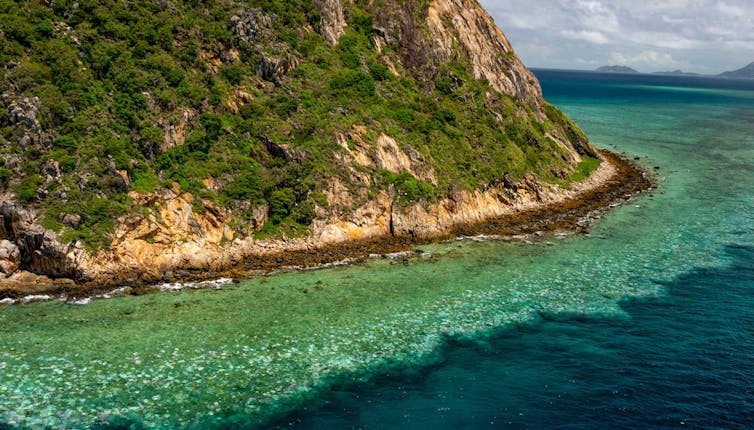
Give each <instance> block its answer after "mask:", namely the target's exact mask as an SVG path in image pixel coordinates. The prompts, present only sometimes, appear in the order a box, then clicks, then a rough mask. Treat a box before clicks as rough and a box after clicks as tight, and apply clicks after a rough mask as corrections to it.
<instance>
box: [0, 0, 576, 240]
mask: <svg viewBox="0 0 754 430" xmlns="http://www.w3.org/2000/svg"><path fill="white" fill-rule="evenodd" d="M74 3H76V4H77V5H78V7H76V8H74V6H73V5H74ZM161 3H165V4H167V5H168V6H165V7H163V6H161V5H160V4H161ZM365 3H366V2H365V1H356V2H354V4H353V5H352V6H350V7H349V10H348V16H349V27H348V30H347V34H346V35H345V36H344V37H343V38H342V39H341V41H340V43H339V45H338V46H337V47H331V46H329V45H328V44H327V43H325V41H324V39H323V38H322V37H321V36H320V35H319V34H318V33H316V31H314V30H316V29H317V28H318V27H319V26H320V25H321V24H320V17H319V16H318V14H317V13H316V12H315V11H316V8H314V7H313V5H312V4H311V1H307V0H295V1H283V0H252V1H248V2H234V1H208V2H198V1H187V2H156V1H130V2H125V1H93V0H78V1H76V2H73V1H55V2H53V6H52V7H47V6H44V5H43V4H42V3H41V2H26V1H9V0H0V30H2V35H1V36H0V42H1V43H2V45H3V50H2V51H0V64H2V65H6V66H5V69H4V70H2V71H0V88H3V89H8V90H7V91H6V92H7V93H8V95H9V96H8V97H6V99H7V100H20V99H22V98H23V97H27V98H32V97H38V98H39V102H38V103H37V107H38V115H37V118H38V119H39V121H40V123H41V127H42V130H41V131H40V132H38V133H36V135H35V136H36V137H35V140H36V143H34V144H32V145H26V147H23V146H22V145H20V144H19V141H20V140H22V138H23V135H24V134H25V133H27V131H26V130H24V129H23V128H21V127H14V126H11V122H12V121H11V120H12V118H11V115H10V113H9V111H8V110H7V109H0V127H1V129H0V151H1V152H2V154H3V157H2V161H0V164H1V165H0V188H7V189H8V190H10V191H12V192H14V193H15V194H16V195H17V196H18V198H19V199H20V200H21V201H23V202H24V203H26V204H30V205H34V206H36V207H37V208H38V209H39V211H40V212H41V213H42V214H44V224H45V225H46V226H47V227H50V228H54V229H55V230H58V231H60V232H62V233H63V237H64V238H65V239H68V240H73V239H79V240H82V241H84V242H85V243H86V244H88V245H89V246H91V247H99V246H104V245H106V244H107V243H108V238H107V233H108V232H109V231H111V230H112V228H113V224H114V219H115V218H117V217H118V216H120V215H122V214H125V213H128V212H131V211H135V210H147V209H144V208H135V207H134V205H133V203H132V201H131V199H130V198H129V197H128V195H127V192H128V191H131V190H136V191H141V192H154V191H158V190H159V189H161V188H163V187H168V186H170V185H171V184H173V183H178V184H179V186H180V189H181V190H182V191H187V192H191V193H194V194H196V195H199V196H201V197H202V198H204V199H206V200H208V201H213V202H216V203H218V204H220V205H223V206H225V207H228V208H231V209H232V210H233V211H234V213H235V214H236V217H237V220H238V223H239V225H241V224H243V223H244V220H245V219H248V218H249V217H250V216H251V211H252V210H253V208H254V207H255V206H257V205H260V204H267V205H269V208H270V213H269V215H270V220H269V222H268V225H266V226H265V232H266V233H267V234H273V235H274V234H276V233H277V232H278V231H280V230H281V229H282V230H285V231H287V232H288V233H289V234H290V233H296V232H299V233H300V232H301V231H303V229H304V228H305V226H306V225H307V224H309V222H311V220H312V219H313V217H314V208H315V206H317V205H318V206H326V201H325V199H324V197H323V195H322V194H321V193H320V192H318V191H317V190H318V189H321V188H320V186H324V185H325V184H326V183H327V181H328V180H329V178H330V175H335V176H342V177H343V178H345V177H346V170H347V169H346V168H345V166H341V165H338V163H337V162H336V161H334V157H333V153H334V152H337V151H341V150H342V149H341V148H339V147H338V144H337V143H336V139H335V135H336V134H337V133H339V132H348V131H350V130H351V129H352V126H353V125H363V126H366V127H367V129H368V130H369V132H368V134H367V136H365V140H367V141H370V140H371V142H373V140H374V139H375V138H376V136H378V135H379V134H380V133H386V134H388V135H390V136H393V137H394V138H396V139H397V140H398V141H399V142H400V143H401V144H402V145H411V146H412V147H414V148H415V149H416V150H418V151H419V153H421V155H422V156H423V157H424V159H425V160H426V161H427V163H428V164H429V165H430V166H431V167H433V168H434V169H435V171H436V172H437V177H438V178H439V183H438V184H437V186H434V185H432V184H429V183H425V182H422V181H419V180H418V179H416V178H413V177H411V176H410V175H406V174H404V175H395V174H388V173H387V172H380V171H374V170H369V169H366V171H365V172H364V173H365V174H367V175H368V176H370V177H372V178H373V180H372V183H371V184H370V185H369V188H370V190H369V191H371V192H374V191H376V190H379V189H384V188H386V187H388V186H390V185H391V184H394V185H396V186H397V187H398V188H399V189H400V190H401V191H403V194H405V197H404V198H405V199H406V200H420V199H431V198H434V197H436V196H438V195H441V194H444V193H445V192H446V191H447V190H448V189H459V188H460V189H471V188H474V187H478V186H480V185H484V184H488V183H490V182H494V181H496V180H499V179H500V178H501V177H502V176H503V175H504V174H506V173H507V174H509V175H511V176H512V177H514V178H516V177H521V176H522V175H523V174H524V173H526V172H533V173H536V174H538V175H540V177H542V178H544V179H545V180H550V181H553V182H560V183H563V184H567V182H568V181H569V180H571V179H574V178H575V176H574V177H569V174H571V172H572V171H573V168H572V166H569V165H568V164H567V163H566V162H565V161H564V159H565V157H564V154H563V150H562V149H560V148H559V147H558V146H557V145H556V144H555V143H554V142H553V141H552V140H551V139H549V138H547V137H545V133H547V132H548V131H549V130H550V129H552V128H553V127H558V128H560V129H561V130H571V136H569V137H570V138H571V139H574V140H584V141H585V138H584V137H583V135H582V134H580V132H579V131H578V129H577V128H575V127H574V126H572V125H571V123H570V122H569V121H568V119H567V118H565V117H564V116H563V115H562V114H561V113H560V112H559V111H557V109H555V108H553V107H550V106H548V107H547V109H546V112H547V115H548V118H549V119H548V120H546V121H544V122H538V121H537V120H536V118H535V115H534V112H532V111H531V109H530V108H529V107H528V106H526V105H524V104H522V103H519V102H517V101H516V100H514V99H513V98H512V97H510V96H508V95H503V94H499V93H496V92H494V90H492V89H491V88H490V87H489V85H488V84H487V83H486V82H484V81H479V80H474V79H473V78H472V76H471V73H470V71H469V69H468V66H467V65H466V64H465V63H463V62H454V63H448V64H445V65H444V66H443V67H442V68H441V69H440V70H438V73H437V75H436V76H437V77H436V78H435V79H434V81H431V82H426V81H422V82H419V81H417V80H416V79H415V78H413V77H412V74H411V71H410V70H403V69H401V68H400V65H398V68H399V74H400V76H401V77H397V76H395V75H394V74H393V73H391V72H390V71H389V70H388V67H386V65H385V64H384V56H385V55H388V56H390V55H391V49H395V48H394V47H391V46H388V47H387V48H386V51H384V52H383V53H378V52H377V51H376V50H375V47H374V45H373V41H372V36H373V34H372V32H373V31H374V30H373V29H372V25H371V16H370V14H369V12H368V10H367V9H366V8H365V7H364V5H365ZM252 6H255V7H259V8H261V9H262V10H263V13H264V15H265V16H269V17H272V24H271V25H270V26H269V28H267V29H265V30H264V32H263V34H262V35H261V36H259V37H258V38H257V39H256V40H254V41H253V42H252V43H248V42H245V41H243V40H241V38H239V37H238V35H237V34H235V33H234V31H233V27H232V25H231V17H232V16H233V15H235V14H238V13H239V11H241V10H242V9H246V10H249V9H250V8H251V7H252ZM60 23H65V24H66V26H68V27H69V28H70V30H69V29H68V27H66V26H63V25H61V24H60ZM235 52H237V53H238V57H237V60H234V58H233V57H234V55H230V54H233V53H235ZM262 55H266V56H268V57H273V56H277V57H283V56H289V57H291V58H297V59H298V60H299V65H298V66H297V67H295V68H293V69H292V70H291V71H289V72H288V73H286V74H284V75H278V76H276V77H275V78H272V79H268V80H267V81H264V80H262V79H261V78H260V76H259V74H258V70H259V65H260V63H261V61H262ZM271 81H275V82H271ZM239 89H241V90H243V91H244V92H246V93H248V94H250V95H251V97H252V100H251V101H249V102H247V103H245V104H243V103H239V104H241V106H240V107H239V108H238V109H237V110H236V109H234V108H233V106H232V103H229V102H228V100H229V98H231V100H232V96H233V94H235V93H236V92H237V90H239ZM7 100H6V104H7V103H8V101H7ZM186 111H188V112H192V113H195V114H196V115H195V116H191V119H190V121H189V124H190V125H189V127H188V130H187V135H186V137H185V144H184V145H182V146H176V147H172V148H169V149H166V150H163V147H164V142H163V141H164V134H165V133H164V128H165V127H166V126H167V125H168V124H177V123H179V122H180V120H181V117H182V115H183V113H184V112H186ZM501 118H502V119H501ZM271 142H272V145H271ZM281 145H285V146H287V147H288V148H290V151H291V152H292V153H294V154H296V160H293V161H290V160H286V157H285V156H284V155H285V154H281V153H280V151H276V150H271V149H270V148H271V147H272V148H276V147H277V148H279V147H281ZM50 160H55V161H56V162H57V164H58V165H59V167H60V171H61V173H62V175H61V180H60V183H59V182H58V181H56V180H53V181H49V180H48V179H47V173H48V172H47V171H46V170H45V166H46V165H49V164H50ZM580 167H585V168H586V169H587V170H588V169H590V168H591V166H590V165H585V166H580ZM364 169H365V168H364ZM48 170H49V169H48ZM115 170H125V171H126V172H127V174H128V177H129V178H130V180H131V182H132V183H131V184H130V185H129V186H127V187H125V186H124V185H123V184H122V181H120V180H119V178H118V176H116V174H115V173H114V171H115ZM581 170H584V169H579V171H578V172H576V173H575V175H576V176H578V177H582V176H583V175H584V174H585V173H588V172H582V171H581ZM82 178H83V179H82ZM210 178H211V179H212V180H213V182H214V183H215V184H216V185H215V186H213V187H212V188H208V186H207V184H208V183H209V182H208V181H207V179H210ZM354 186H361V187H363V186H365V185H354ZM356 191H358V190H354V195H356ZM197 201H199V200H197ZM355 203H356V202H355ZM196 209H197V210H202V207H201V203H198V204H197V208H196ZM65 213H71V214H79V215H81V216H82V221H83V222H82V224H81V226H80V227H79V228H78V229H73V228H70V227H66V226H64V225H63V224H61V223H60V222H59V221H58V219H59V215H60V214H65Z"/></svg>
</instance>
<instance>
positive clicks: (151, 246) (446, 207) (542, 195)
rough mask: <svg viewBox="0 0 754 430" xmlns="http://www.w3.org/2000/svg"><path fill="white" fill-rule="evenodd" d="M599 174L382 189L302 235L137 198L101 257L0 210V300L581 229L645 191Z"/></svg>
mask: <svg viewBox="0 0 754 430" xmlns="http://www.w3.org/2000/svg"><path fill="white" fill-rule="evenodd" d="M601 156H602V158H603V162H602V163H601V166H600V168H599V169H598V170H597V171H595V172H594V173H593V174H592V175H591V176H590V177H589V178H588V179H586V180H585V181H582V182H579V183H576V184H574V186H573V187H572V189H570V190H563V189H560V188H557V187H555V186H552V185H548V184H542V183H539V182H537V181H536V180H535V178H533V177H527V178H525V179H524V180H522V181H519V182H517V183H506V182H505V181H503V183H501V184H497V185H495V186H490V187H489V188H487V189H484V190H476V191H474V192H463V193H457V194H455V195H452V196H447V197H445V198H443V199H441V200H440V201H438V202H436V203H432V204H425V205H422V204H418V203H417V204H413V205H409V206H406V207H403V208H401V209H396V205H395V204H394V201H393V198H392V197H391V196H389V195H387V193H381V194H380V195H378V196H377V197H376V198H375V199H373V200H371V201H370V202H368V203H367V204H365V205H364V206H362V207H361V208H359V209H357V210H355V211H354V212H352V213H351V214H350V215H348V216H345V217H342V218H338V219H335V218H331V219H328V220H321V221H317V222H315V224H314V225H313V226H312V233H311V234H310V235H309V236H308V237H306V238H300V239H286V238H283V239H274V240H270V239H268V240H255V239H254V238H253V236H252V235H248V236H245V237H236V236H235V234H234V232H233V230H231V229H230V228H228V226H227V224H226V223H227V222H228V221H229V220H230V215H229V214H228V213H225V212H224V211H223V210H222V209H220V208H216V207H213V206H209V207H206V206H205V207H206V210H205V211H204V212H202V213H197V212H195V211H194V210H193V205H192V200H193V199H194V197H193V196H191V195H189V194H180V193H178V192H167V193H166V194H164V195H161V196H134V198H142V199H144V204H149V205H157V206H158V207H159V211H155V212H153V215H150V216H149V217H147V218H143V217H139V216H131V217H129V218H126V219H123V220H122V223H121V225H120V226H119V228H118V229H117V231H116V232H115V234H114V239H113V242H112V245H111V247H110V249H108V250H103V251H100V252H99V253H97V254H96V255H93V254H90V253H88V252H86V251H85V250H84V249H83V248H82V247H80V246H78V245H77V244H76V243H74V244H61V243H60V242H59V241H58V238H57V236H56V235H55V233H54V232H52V231H50V230H45V229H44V228H42V227H41V226H39V225H37V224H35V223H34V218H33V215H32V214H30V213H29V212H27V211H25V210H23V209H21V208H19V207H17V206H14V205H12V204H10V203H9V202H1V203H0V234H2V236H0V237H2V241H0V259H2V260H3V261H2V264H0V268H2V269H0V270H2V273H0V277H2V278H4V279H0V299H2V298H18V297H21V296H25V295H30V294H52V295H68V296H76V297H82V296H87V295H93V294H97V293H98V292H101V291H104V290H105V289H109V288H112V287H115V286H123V285H127V286H131V287H139V286H145V285H149V284H155V283H160V282H174V281H178V280H181V281H197V280H204V279H212V278H219V277H242V276H249V275H252V274H255V273H259V272H269V271H274V270H281V269H286V268H301V267H314V266H317V265H322V264H327V263H332V262H336V261H341V260H344V259H351V258H359V257H364V256H367V255H369V254H373V253H382V254H384V253H391V252H397V251H405V250H409V249H411V248H410V246H411V245H412V244H421V243H428V242H432V241H440V240H445V239H450V238H454V237H458V236H468V235H476V234H496V235H501V236H512V235H517V234H532V233H538V232H552V231H558V230H575V231H581V230H583V229H584V228H585V227H586V224H587V223H586V222H585V220H586V219H588V217H589V216H590V214H594V213H595V211H596V212H599V211H602V210H606V209H608V208H609V207H612V206H614V204H615V203H620V202H622V201H625V200H626V199H628V198H630V197H631V196H634V195H636V194H637V193H639V192H642V191H645V190H647V189H649V188H651V186H652V184H651V181H650V180H649V179H648V177H647V175H646V174H645V173H644V172H643V171H641V170H640V169H639V168H638V167H636V166H635V165H634V164H632V163H630V162H628V161H627V160H625V159H623V158H621V157H619V156H616V155H614V154H611V153H609V152H603V153H602V155H601Z"/></svg>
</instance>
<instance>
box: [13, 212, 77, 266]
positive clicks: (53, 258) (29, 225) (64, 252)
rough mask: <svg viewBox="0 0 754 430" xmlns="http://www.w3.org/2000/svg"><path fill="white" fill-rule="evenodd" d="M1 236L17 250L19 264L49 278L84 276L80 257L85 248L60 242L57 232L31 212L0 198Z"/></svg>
mask: <svg viewBox="0 0 754 430" xmlns="http://www.w3.org/2000/svg"><path fill="white" fill-rule="evenodd" d="M0 221H2V225H3V227H2V234H3V237H4V238H5V239H7V240H9V241H10V242H12V243H14V244H15V245H16V246H17V247H18V250H19V252H20V259H21V265H20V267H21V268H23V269H24V270H27V271H29V272H33V273H36V274H38V275H45V276H49V277H50V278H71V279H77V280H82V279H85V278H86V275H85V273H84V271H83V270H84V269H83V267H85V266H86V265H85V264H81V263H82V259H85V258H86V252H85V251H84V250H83V249H82V248H81V247H80V246H78V244H77V243H73V244H68V245H63V244H61V243H60V240H59V239H58V236H57V234H55V232H53V231H52V230H46V229H45V228H44V227H42V226H40V225H38V224H36V223H35V221H34V215H33V213H32V212H30V211H28V210H26V209H24V208H23V207H20V206H17V205H15V204H13V203H11V202H7V201H0Z"/></svg>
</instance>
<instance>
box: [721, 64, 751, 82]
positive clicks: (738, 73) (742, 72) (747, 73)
mask: <svg viewBox="0 0 754 430" xmlns="http://www.w3.org/2000/svg"><path fill="white" fill-rule="evenodd" d="M718 76H720V77H722V78H754V62H752V63H749V64H748V65H747V66H744V67H742V68H740V69H738V70H733V71H730V72H723V73H720V74H719V75H718Z"/></svg>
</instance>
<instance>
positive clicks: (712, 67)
mask: <svg viewBox="0 0 754 430" xmlns="http://www.w3.org/2000/svg"><path fill="white" fill-rule="evenodd" d="M480 1H481V2H482V4H483V5H484V6H485V7H487V9H488V10H489V11H490V13H491V14H492V15H493V16H494V17H495V18H496V20H497V22H498V23H499V25H500V26H501V28H502V29H503V31H504V32H505V33H506V34H507V35H508V37H509V38H510V40H511V42H512V43H513V46H514V48H517V51H518V54H519V56H521V58H523V59H524V61H525V62H527V63H528V62H529V61H531V63H530V65H532V66H538V67H574V68H575V67H584V66H583V65H584V64H585V63H588V64H592V62H596V63H598V64H601V63H605V62H607V61H611V60H613V59H614V58H615V57H614V55H617V54H616V53H619V54H620V55H623V56H624V57H625V60H626V61H627V62H628V61H635V62H636V63H635V64H627V65H629V66H632V67H635V68H639V69H641V68H643V67H646V68H645V69H644V71H656V70H659V69H660V68H663V69H664V68H668V67H673V66H672V65H676V66H675V67H676V68H677V67H679V66H682V65H687V66H688V67H690V69H689V70H687V71H695V72H702V73H718V72H720V71H723V70H731V69H734V68H738V67H741V66H743V65H745V64H747V63H749V62H750V61H752V60H754V31H752V29H754V1H752V0H663V1H656V0H528V1H526V2H522V1H520V0H480ZM532 44H536V45H537V46H540V47H541V46H545V45H549V46H551V47H553V50H552V52H547V53H545V52H543V51H542V50H541V49H538V50H537V51H529V50H528V49H527V47H526V46H527V45H532ZM649 53H654V54H649ZM529 59H531V60H529ZM576 59H580V61H577V60H576ZM651 61H656V63H651Z"/></svg>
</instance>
